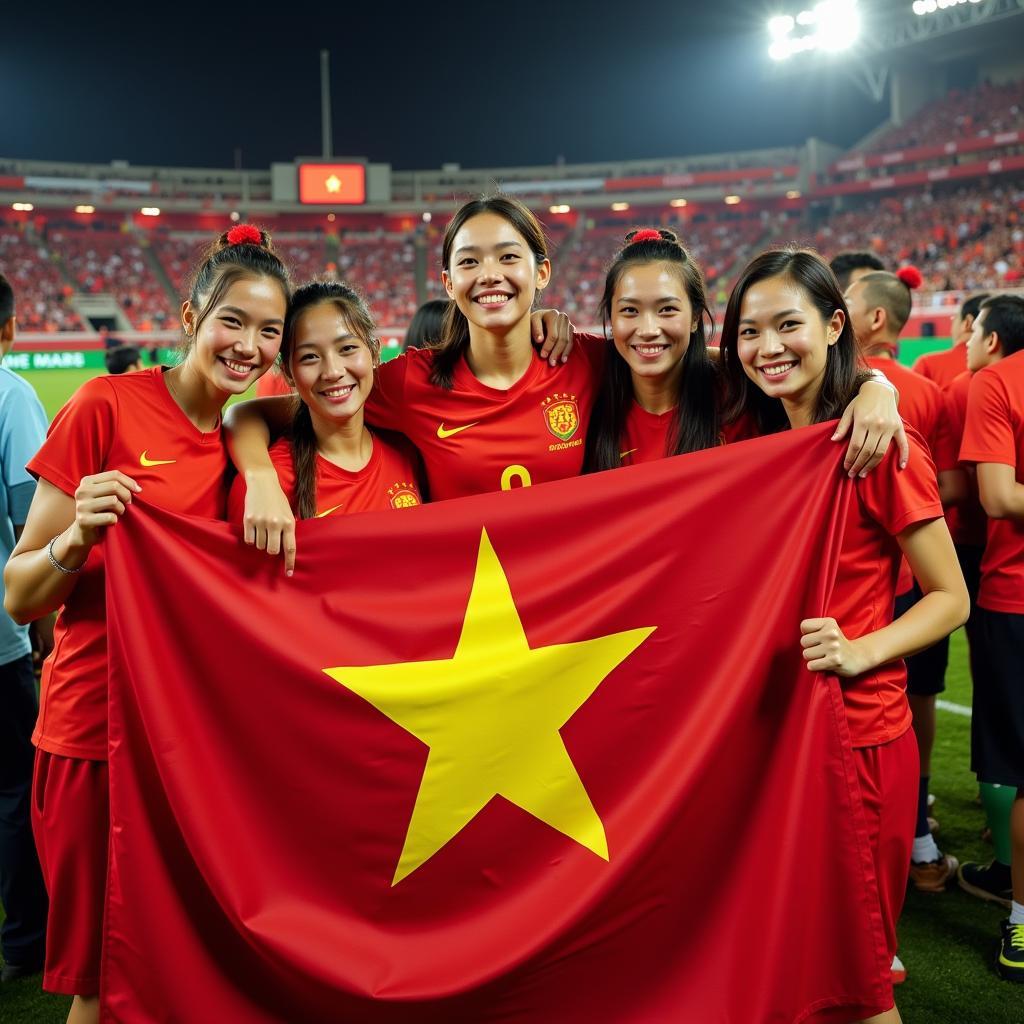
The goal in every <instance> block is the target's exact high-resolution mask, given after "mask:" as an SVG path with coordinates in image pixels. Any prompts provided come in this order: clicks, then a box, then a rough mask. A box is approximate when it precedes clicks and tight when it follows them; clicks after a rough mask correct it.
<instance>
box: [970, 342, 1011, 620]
mask: <svg viewBox="0 0 1024 1024" xmlns="http://www.w3.org/2000/svg"><path fill="white" fill-rule="evenodd" d="M960 458H961V460H962V461H963V462H974V463H978V462H993V463H999V464H1000V465H1004V466H1012V467H1013V468H1014V471H1015V472H1014V478H1015V479H1016V481H1017V483H1018V484H1022V483H1024V352H1015V353H1014V354H1013V355H1012V356H1006V357H1005V358H1004V359H1000V360H999V362H998V363H995V364H994V365H992V366H986V367H985V368H984V369H983V370H979V371H978V372H977V373H976V374H974V376H973V378H972V379H971V387H970V393H969V394H968V397H967V424H966V426H965V427H964V443H963V446H962V447H961V449H960ZM978 605H979V606H980V607H982V608H988V609H989V611H993V612H1010V613H1011V614H1014V615H1024V523H1021V522H1018V521H1015V520H1013V519H989V521H988V538H987V540H986V542H985V554H984V556H983V557H982V559H981V586H980V587H979V588H978Z"/></svg>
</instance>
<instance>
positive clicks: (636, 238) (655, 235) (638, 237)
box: [629, 228, 664, 245]
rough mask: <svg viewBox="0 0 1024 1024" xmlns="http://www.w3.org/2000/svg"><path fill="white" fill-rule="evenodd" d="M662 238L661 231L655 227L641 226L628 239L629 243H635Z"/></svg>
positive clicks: (660, 240) (658, 240) (656, 240)
mask: <svg viewBox="0 0 1024 1024" xmlns="http://www.w3.org/2000/svg"><path fill="white" fill-rule="evenodd" d="M663 241H664V239H663V238H662V237H661V232H660V231H658V230H657V229H656V228H641V229H640V230H639V231H637V232H636V233H635V234H634V235H633V237H632V238H631V239H630V240H629V244H630V245H636V243H637V242H663Z"/></svg>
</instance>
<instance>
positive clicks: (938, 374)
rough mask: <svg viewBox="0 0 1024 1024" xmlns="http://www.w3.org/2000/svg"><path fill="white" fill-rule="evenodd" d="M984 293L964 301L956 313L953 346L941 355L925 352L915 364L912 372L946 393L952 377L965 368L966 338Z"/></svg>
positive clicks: (984, 297)
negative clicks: (932, 382)
mask: <svg viewBox="0 0 1024 1024" xmlns="http://www.w3.org/2000/svg"><path fill="white" fill-rule="evenodd" d="M987 298H988V295H987V294H984V293H983V294H981V295H972V296H970V298H968V299H966V300H964V303H963V305H962V306H961V307H960V309H959V311H958V312H957V313H955V314H954V315H953V318H952V319H953V324H952V334H953V345H952V347H951V348H947V349H943V350H942V351H941V352H926V353H925V354H924V355H923V356H918V357H917V359H916V360H915V361H914V372H915V373H919V374H921V376H922V377H927V378H928V379H929V380H930V381H934V382H935V383H936V384H938V385H939V387H940V388H942V389H943V390H945V389H946V388H947V387H949V385H950V384H951V383H952V382H953V378H954V377H956V376H957V375H958V374H961V373H964V372H965V371H966V369H967V339H968V338H969V337H970V336H971V331H972V330H973V328H974V318H975V317H976V316H977V315H978V309H979V308H980V307H981V304H982V302H984V301H985V299H987Z"/></svg>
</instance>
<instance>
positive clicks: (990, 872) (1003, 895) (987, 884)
mask: <svg viewBox="0 0 1024 1024" xmlns="http://www.w3.org/2000/svg"><path fill="white" fill-rule="evenodd" d="M956 880H957V881H958V882H959V883H960V888H961V889H963V890H964V892H969V893H970V894H971V895H972V896H977V897H978V898H979V899H983V900H989V901H990V902H991V903H999V904H1001V905H1002V906H1004V907H1006V909H1007V910H1009V909H1010V901H1011V900H1012V899H1013V890H1012V888H1011V887H1010V869H1009V868H1008V867H1007V866H1006V865H1005V864H997V863H996V862H995V861H992V863H991V864H973V863H968V864H961V865H960V870H959V871H957V873H956Z"/></svg>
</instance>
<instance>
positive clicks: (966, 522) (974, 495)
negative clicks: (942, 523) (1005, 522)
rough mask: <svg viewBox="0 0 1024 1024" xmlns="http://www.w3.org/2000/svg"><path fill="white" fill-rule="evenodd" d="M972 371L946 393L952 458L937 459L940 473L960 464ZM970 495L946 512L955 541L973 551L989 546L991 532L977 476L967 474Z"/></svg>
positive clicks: (956, 381)
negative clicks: (987, 536) (988, 535)
mask: <svg viewBox="0 0 1024 1024" xmlns="http://www.w3.org/2000/svg"><path fill="white" fill-rule="evenodd" d="M972 376H973V375H972V374H971V372H970V370H964V372H963V373H961V374H958V375H957V376H956V377H954V378H953V382H952V383H951V384H950V385H949V386H948V387H947V388H946V390H945V391H944V392H943V398H944V399H945V402H946V417H945V422H946V433H947V435H948V439H949V445H950V449H951V456H950V453H949V452H944V453H943V457H942V458H941V459H940V458H939V456H938V455H936V459H935V461H936V465H937V468H938V469H939V471H940V472H941V471H942V470H943V469H951V468H954V467H955V466H957V465H959V464H960V446H961V445H962V444H963V440H964V424H965V423H966V422H967V395H968V392H969V391H970V388H971V377H972ZM967 486H968V495H967V498H966V499H965V500H964V501H963V502H961V503H960V504H959V505H954V506H953V507H952V508H948V509H946V522H947V523H948V524H949V532H950V534H951V536H952V537H953V541H954V542H955V543H957V544H967V545H971V546H973V547H984V546H985V534H986V533H987V531H988V516H986V515H985V510H984V509H983V508H982V507H981V500H980V499H979V498H978V481H977V479H976V478H975V476H974V474H973V473H968V474H967Z"/></svg>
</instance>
